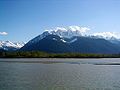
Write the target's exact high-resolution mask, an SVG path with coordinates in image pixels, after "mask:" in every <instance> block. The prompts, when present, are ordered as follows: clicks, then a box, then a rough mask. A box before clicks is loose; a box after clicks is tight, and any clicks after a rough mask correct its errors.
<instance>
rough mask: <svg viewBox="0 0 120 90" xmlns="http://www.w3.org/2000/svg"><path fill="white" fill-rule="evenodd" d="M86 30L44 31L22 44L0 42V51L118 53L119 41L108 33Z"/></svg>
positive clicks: (119, 51) (73, 27) (71, 28)
mask: <svg viewBox="0 0 120 90" xmlns="http://www.w3.org/2000/svg"><path fill="white" fill-rule="evenodd" d="M86 30H89V29H87V28H84V27H83V28H80V27H77V26H71V27H68V28H59V27H57V28H56V29H55V30H45V31H44V32H43V33H42V34H40V35H38V36H37V37H35V38H33V39H32V40H30V41H29V42H28V43H24V42H10V41H0V51H16V50H18V51H43V52H48V53H101V54H116V53H120V39H119V38H117V37H116V36H115V35H114V34H111V33H110V32H107V33H96V34H91V35H87V34H85V32H86Z"/></svg>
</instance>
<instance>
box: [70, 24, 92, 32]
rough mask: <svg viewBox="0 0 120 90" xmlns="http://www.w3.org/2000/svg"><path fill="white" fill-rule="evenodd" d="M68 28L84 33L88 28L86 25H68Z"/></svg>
mask: <svg viewBox="0 0 120 90" xmlns="http://www.w3.org/2000/svg"><path fill="white" fill-rule="evenodd" d="M69 29H70V30H72V31H80V32H81V33H85V32H87V31H89V30H90V29H89V28H87V27H80V26H69Z"/></svg>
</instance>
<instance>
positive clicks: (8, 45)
mask: <svg viewBox="0 0 120 90" xmlns="http://www.w3.org/2000/svg"><path fill="white" fill-rule="evenodd" d="M24 45H25V43H24V42H21V43H20V42H15V43H13V42H11V41H0V48H2V49H5V50H8V49H14V50H15V49H19V48H21V47H23V46H24Z"/></svg>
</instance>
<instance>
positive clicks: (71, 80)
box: [0, 58, 120, 90]
mask: <svg viewBox="0 0 120 90" xmlns="http://www.w3.org/2000/svg"><path fill="white" fill-rule="evenodd" d="M0 90H120V59H119V58H117V59H114V58H111V59H110V58H108V59H29V58H28V59H0Z"/></svg>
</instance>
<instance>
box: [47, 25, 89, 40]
mask: <svg viewBox="0 0 120 90" xmlns="http://www.w3.org/2000/svg"><path fill="white" fill-rule="evenodd" d="M88 30H90V29H89V28H87V27H80V26H68V27H56V28H55V29H50V30H47V31H48V32H49V33H50V34H54V35H59V36H61V37H67V38H71V37H72V36H84V35H85V34H86V32H87V31H88Z"/></svg>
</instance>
